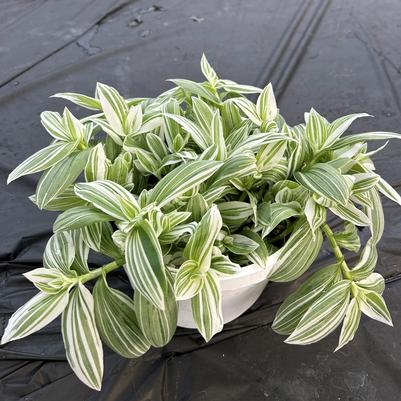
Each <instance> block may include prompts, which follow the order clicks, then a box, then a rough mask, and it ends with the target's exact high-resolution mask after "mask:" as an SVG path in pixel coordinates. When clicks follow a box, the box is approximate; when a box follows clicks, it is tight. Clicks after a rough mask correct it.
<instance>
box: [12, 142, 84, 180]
mask: <svg viewBox="0 0 401 401" xmlns="http://www.w3.org/2000/svg"><path fill="white" fill-rule="evenodd" d="M77 146H78V142H76V141H75V142H55V143H52V144H51V145H49V146H47V147H45V148H43V149H41V150H39V151H38V152H36V153H34V154H33V155H32V156H30V157H28V159H26V160H24V161H23V162H22V163H21V164H20V165H19V166H18V167H16V168H15V169H14V170H13V171H12V172H11V173H10V175H9V176H8V179H7V184H9V183H10V182H12V181H14V180H16V179H17V178H19V177H22V176H24V175H28V174H33V173H38V172H39V171H43V170H47V169H48V168H50V167H53V166H54V165H55V164H57V163H59V162H60V161H62V160H64V159H65V158H66V157H67V156H68V155H70V154H71V153H72V152H73V151H74V150H75V149H76V148H77Z"/></svg>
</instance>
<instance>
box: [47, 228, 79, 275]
mask: <svg viewBox="0 0 401 401" xmlns="http://www.w3.org/2000/svg"><path fill="white" fill-rule="evenodd" d="M74 258H75V246H74V242H73V239H72V237H71V235H70V234H69V233H68V232H65V231H61V232H57V233H55V234H53V235H52V236H51V237H50V239H49V241H48V242H47V245H46V249H45V252H44V254H43V265H44V266H45V267H47V268H49V269H56V270H60V271H61V272H63V273H65V274H69V273H70V267H71V265H72V262H73V261H74Z"/></svg>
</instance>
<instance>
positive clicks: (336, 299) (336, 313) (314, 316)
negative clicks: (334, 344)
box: [285, 280, 351, 345]
mask: <svg viewBox="0 0 401 401" xmlns="http://www.w3.org/2000/svg"><path fill="white" fill-rule="evenodd" d="M350 285H351V282H350V281H348V280H342V281H339V282H337V283H335V284H333V286H332V287H331V288H330V289H329V290H328V291H326V292H325V293H324V294H323V295H322V296H320V297H319V298H318V299H317V300H316V301H314V302H313V304H312V305H311V306H310V308H309V309H308V311H307V312H306V313H305V315H304V316H303V317H302V319H301V321H300V322H299V323H298V325H297V327H296V329H295V330H294V331H293V333H292V334H291V335H290V336H289V337H288V338H287V339H286V340H285V342H286V343H287V344H297V345H306V344H312V343H315V342H317V341H319V340H321V339H322V338H324V337H326V336H327V335H329V334H330V333H331V332H332V331H334V330H335V329H336V328H337V326H338V325H339V324H340V323H341V321H342V320H343V318H344V316H345V313H346V311H347V307H348V304H349V298H350Z"/></svg>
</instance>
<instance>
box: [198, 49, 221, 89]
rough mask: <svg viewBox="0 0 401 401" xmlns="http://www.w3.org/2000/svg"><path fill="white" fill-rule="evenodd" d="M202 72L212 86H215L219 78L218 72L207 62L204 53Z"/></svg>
mask: <svg viewBox="0 0 401 401" xmlns="http://www.w3.org/2000/svg"><path fill="white" fill-rule="evenodd" d="M201 70H202V74H203V75H204V76H205V78H206V79H207V80H208V81H209V83H210V85H212V86H215V85H216V83H217V80H218V79H219V77H218V76H217V74H216V72H215V71H214V69H213V68H212V66H211V65H210V64H209V62H208V61H207V58H206V56H205V54H204V53H203V54H202V58H201Z"/></svg>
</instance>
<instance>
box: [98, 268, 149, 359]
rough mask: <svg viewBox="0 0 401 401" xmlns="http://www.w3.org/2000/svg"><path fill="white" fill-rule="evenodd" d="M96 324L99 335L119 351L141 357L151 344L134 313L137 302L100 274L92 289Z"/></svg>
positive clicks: (113, 348)
mask: <svg viewBox="0 0 401 401" xmlns="http://www.w3.org/2000/svg"><path fill="white" fill-rule="evenodd" d="M93 300H94V307H95V320H96V326H97V328H98V330H99V333H100V337H101V339H102V340H103V342H105V343H106V344H107V346H108V347H109V348H111V349H112V350H113V351H114V352H117V354H119V355H121V356H123V357H125V358H138V357H139V356H141V355H143V354H144V353H145V352H146V351H147V350H148V349H149V347H150V343H149V342H148V340H147V339H146V338H145V336H144V335H143V334H142V332H141V329H140V328H139V326H138V321H137V318H136V315H135V307H134V301H133V300H132V299H131V298H129V297H128V296H127V295H125V294H124V293H123V292H121V291H118V290H115V289H113V288H110V287H109V285H108V284H107V281H106V277H105V276H102V277H100V278H99V279H98V280H97V282H96V285H95V287H94V289H93Z"/></svg>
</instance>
